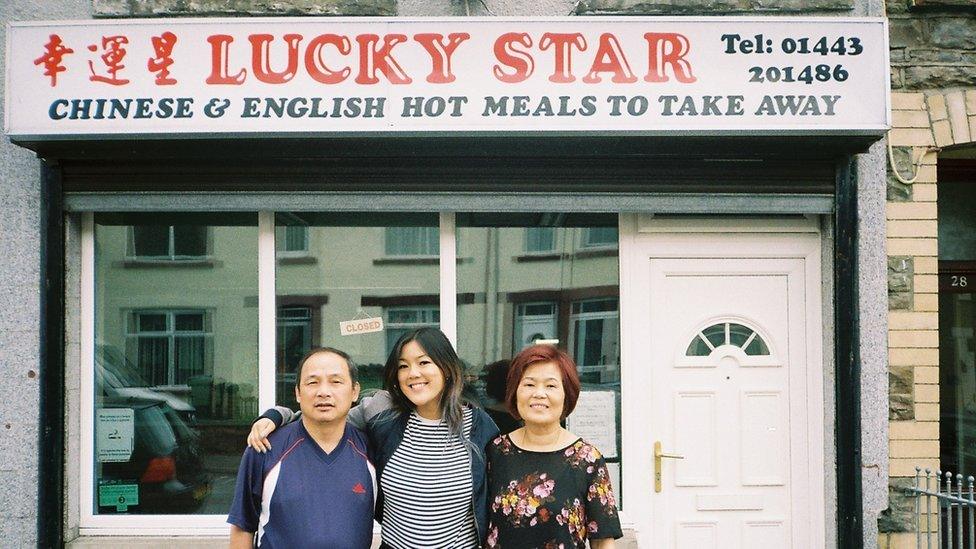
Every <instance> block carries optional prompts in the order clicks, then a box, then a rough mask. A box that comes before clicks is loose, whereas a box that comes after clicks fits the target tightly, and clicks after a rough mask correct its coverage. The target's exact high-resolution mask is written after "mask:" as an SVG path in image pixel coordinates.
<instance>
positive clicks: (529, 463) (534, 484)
mask: <svg viewBox="0 0 976 549" xmlns="http://www.w3.org/2000/svg"><path fill="white" fill-rule="evenodd" d="M488 464H489V465H488V470H489V471H488V476H489V479H488V498H489V503H490V505H491V509H490V510H489V525H488V543H487V546H488V547H505V548H513V547H518V548H536V547H538V548H543V549H557V548H558V549H569V548H571V547H578V548H585V547H586V539H587V538H591V539H599V538H614V539H616V538H620V537H622V536H623V532H621V530H620V517H619V516H618V514H617V502H616V499H615V498H614V497H613V489H612V488H611V486H610V475H609V473H608V471H607V464H606V462H605V461H604V459H603V456H602V455H601V454H600V451H599V450H597V449H596V448H595V447H594V446H592V445H590V444H588V443H587V442H585V441H584V440H583V439H577V440H576V442H574V443H572V444H570V445H569V446H567V447H566V448H563V449H561V450H555V451H552V452H533V451H529V450H523V449H521V448H519V447H518V446H516V445H515V444H513V443H512V439H511V438H509V436H508V435H502V436H500V437H498V438H496V439H495V440H493V441H492V442H491V444H489V445H488Z"/></svg>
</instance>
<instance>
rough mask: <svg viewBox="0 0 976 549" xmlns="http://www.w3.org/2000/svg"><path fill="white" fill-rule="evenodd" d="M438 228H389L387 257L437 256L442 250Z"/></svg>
mask: <svg viewBox="0 0 976 549" xmlns="http://www.w3.org/2000/svg"><path fill="white" fill-rule="evenodd" d="M438 234H439V233H438V230H437V227H387V228H386V255H390V256H436V255H437V254H438V250H439V248H440V242H439V238H440V237H439V236H438Z"/></svg>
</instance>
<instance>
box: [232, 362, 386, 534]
mask: <svg viewBox="0 0 976 549" xmlns="http://www.w3.org/2000/svg"><path fill="white" fill-rule="evenodd" d="M357 398H359V382H358V381H357V372H356V366H355V364H353V363H352V361H351V360H350V359H349V355H347V354H346V353H344V352H342V351H339V350H337V349H333V348H330V347H324V348H320V349H313V350H312V351H310V352H309V353H308V354H307V355H305V358H303V359H302V362H301V363H300V365H299V370H298V384H297V385H296V386H295V399H296V400H298V404H299V406H300V407H301V410H302V417H301V421H294V422H292V423H289V424H288V425H286V426H284V427H281V428H280V429H278V430H276V431H275V432H274V433H273V434H272V435H271V436H270V437H269V440H270V442H271V450H269V451H267V452H265V453H263V454H259V453H257V452H255V451H254V450H252V449H250V448H248V449H247V450H245V451H244V458H243V459H242V460H241V467H240V470H239V471H238V473H237V487H236V488H235V492H234V503H233V504H232V505H231V508H230V514H228V516H227V522H229V523H230V525H231V528H230V529H231V536H230V546H231V548H235V549H236V548H242V549H243V548H249V547H253V546H254V544H255V541H256V542H257V543H256V545H257V546H258V547H271V548H274V547H279V548H291V547H309V548H342V549H347V548H349V549H355V548H367V547H369V546H370V543H371V542H372V538H373V507H374V504H375V501H376V473H375V470H374V469H373V465H372V464H371V463H370V462H369V459H368V458H367V456H366V437H365V436H364V435H363V434H362V433H361V432H360V431H359V430H358V429H356V428H355V427H353V426H351V425H347V424H346V415H347V414H348V413H349V408H351V407H352V403H353V402H355V401H356V399H357ZM255 536H256V538H257V539H256V540H255Z"/></svg>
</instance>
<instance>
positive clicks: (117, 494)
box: [98, 482, 139, 513]
mask: <svg viewBox="0 0 976 549" xmlns="http://www.w3.org/2000/svg"><path fill="white" fill-rule="evenodd" d="M130 505H139V485H138V484H121V483H114V482H109V483H105V484H100V485H99V486H98V506H99V507H115V510H116V511H118V512H120V513H121V512H125V511H128V510H129V506H130Z"/></svg>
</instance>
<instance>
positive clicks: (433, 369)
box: [397, 341, 444, 419]
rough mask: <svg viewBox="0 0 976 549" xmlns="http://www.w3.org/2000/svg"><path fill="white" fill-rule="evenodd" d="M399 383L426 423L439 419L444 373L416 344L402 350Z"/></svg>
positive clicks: (410, 343)
mask: <svg viewBox="0 0 976 549" xmlns="http://www.w3.org/2000/svg"><path fill="white" fill-rule="evenodd" d="M397 381H398V382H399V384H400V390H401V391H403V394H404V396H406V397H407V399H408V400H410V402H411V403H413V405H414V406H416V407H417V413H419V414H420V415H421V416H423V417H425V418H427V419H440V417H441V409H440V408H441V395H442V394H443V392H444V373H443V372H442V371H441V369H440V367H439V366H438V365H437V364H435V363H434V361H433V360H431V358H430V357H429V356H427V351H425V350H424V348H423V347H421V346H420V344H419V343H417V342H416V341H411V342H409V343H407V344H406V345H404V346H403V351H402V352H401V353H400V364H399V368H398V370H397Z"/></svg>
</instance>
